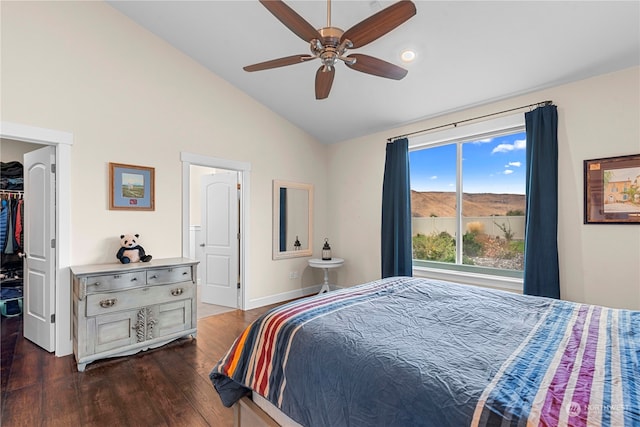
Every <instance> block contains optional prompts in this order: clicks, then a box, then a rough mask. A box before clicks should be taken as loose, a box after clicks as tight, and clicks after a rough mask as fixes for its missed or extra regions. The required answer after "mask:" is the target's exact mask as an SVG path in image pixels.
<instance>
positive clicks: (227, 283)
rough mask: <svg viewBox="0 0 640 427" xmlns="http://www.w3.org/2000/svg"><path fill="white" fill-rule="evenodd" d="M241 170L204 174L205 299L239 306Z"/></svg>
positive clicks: (202, 244) (202, 268) (203, 283)
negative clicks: (239, 195)
mask: <svg viewBox="0 0 640 427" xmlns="http://www.w3.org/2000/svg"><path fill="white" fill-rule="evenodd" d="M238 200H239V199H238V174H237V172H225V173H216V174H214V175H205V176H203V177H202V198H201V200H200V202H201V204H202V219H201V222H202V225H201V238H202V242H200V246H201V249H202V251H201V254H202V262H201V263H200V269H201V271H202V302H205V303H208V304H217V305H224V306H226V307H234V308H235V307H237V306H238V283H239V281H238V274H239V270H238V258H239V253H238V239H239V235H238V233H239V229H240V227H239V223H238V210H239V205H238Z"/></svg>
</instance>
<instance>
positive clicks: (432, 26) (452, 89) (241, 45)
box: [108, 0, 640, 143]
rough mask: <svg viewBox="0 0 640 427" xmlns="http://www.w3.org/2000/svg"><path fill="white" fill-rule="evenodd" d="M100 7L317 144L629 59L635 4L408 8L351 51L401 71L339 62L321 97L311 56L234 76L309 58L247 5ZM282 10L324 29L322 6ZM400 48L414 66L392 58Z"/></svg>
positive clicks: (637, 53)
mask: <svg viewBox="0 0 640 427" xmlns="http://www.w3.org/2000/svg"><path fill="white" fill-rule="evenodd" d="M108 3H109V4H110V5H111V6H113V7H114V8H116V9H118V10H119V11H120V12H122V13H123V14H125V15H127V16H128V17H130V18H131V19H132V20H133V21H135V22H137V23H138V24H140V25H141V26H143V27H145V28H147V29H148V30H149V31H151V32H153V33H155V34H156V35H158V36H159V37H161V38H163V39H164V40H166V41H167V42H168V43H170V44H171V45H173V46H175V47H176V48H177V49H179V50H181V51H183V52H184V53H186V54H187V55H189V56H190V57H192V58H193V59H194V60H196V61H198V62H199V63H201V64H202V65H203V66H205V67H207V68H208V69H210V70H211V71H212V72H214V73H215V74H217V75H219V76H220V77H222V78H223V79H225V80H227V81H228V82H230V83H231V84H233V85H234V86H236V87H237V88H239V89H240V90H242V91H244V92H246V93H247V94H249V95H250V96H251V97H253V98H254V99H256V100H257V101H259V102H260V103H262V104H264V105H265V106H267V107H268V108H270V109H272V110H273V111H275V112H277V113H278V114H280V115H282V116H283V117H285V118H286V119H288V120H289V121H290V122H292V123H294V124H296V125H297V126H299V127H300V128H302V129H304V130H305V131H307V132H308V133H309V134H311V135H313V136H315V137H316V138H317V139H318V140H320V141H321V142H323V143H332V142H338V141H343V140H346V139H350V138H354V137H358V136H362V135H367V134H370V133H373V132H377V131H382V130H385V129H389V128H393V127H397V126H400V125H404V124H407V123H411V122H414V121H417V120H421V119H424V118H429V117H434V116H437V115H440V114H444V113H447V112H451V111H456V110H461V109H464V108H467V107H471V106H476V105H482V104H485V103H489V102H493V101H496V100H500V99H504V98H508V97H511V96H515V95H519V94H524V93H527V92H531V91H536V90H539V89H543V88H547V87H552V86H555V85H559V84H563V83H567V82H570V81H575V80H580V79H583V78H587V77H591V76H595V75H598V74H603V73H607V72H612V71H617V70H620V69H624V68H627V67H631V66H637V65H639V64H640V2H638V1H415V4H416V9H417V14H416V16H414V17H412V18H411V19H409V20H408V21H407V22H405V23H404V24H402V25H400V26H399V27H398V28H396V29H394V30H392V31H391V32H389V33H388V34H386V35H385V36H383V37H381V38H380V39H378V40H376V41H374V42H372V43H370V44H368V45H366V46H364V47H362V48H360V49H354V50H353V52H354V53H356V52H357V53H363V54H367V55H371V56H375V57H377V58H380V59H383V60H385V61H388V62H391V63H393V64H396V65H399V66H402V67H404V68H406V69H407V70H408V71H409V73H408V75H407V76H406V77H405V78H404V79H402V80H391V79H384V78H380V77H376V76H372V75H369V74H365V73H361V72H358V71H354V70H351V69H349V68H348V67H347V66H346V65H345V64H343V63H338V64H337V66H336V71H335V80H334V83H333V88H332V90H331V93H330V95H329V97H328V98H327V99H324V100H316V99H315V95H314V80H315V74H316V70H317V69H318V67H319V66H320V63H319V61H318V60H313V61H308V62H305V63H301V64H295V65H290V66H286V67H282V68H275V69H271V70H266V71H258V72H253V73H248V72H245V71H243V69H242V67H243V66H246V65H250V64H254V63H258V62H262V61H266V60H270V59H275V58H280V57H285V56H289V55H294V54H309V44H308V43H306V42H305V41H303V40H302V39H300V38H299V37H297V36H296V35H295V34H294V33H292V32H291V31H290V30H289V29H288V28H287V27H285V26H284V25H283V24H282V23H281V22H280V21H278V20H277V19H276V18H275V17H274V16H273V15H272V14H271V13H270V12H269V11H268V10H267V9H266V8H265V7H263V6H262V5H261V4H260V3H259V2H258V1H257V0H256V1H248V0H245V1H153V0H151V1H109V2H108ZM393 3H394V2H393V1H365V0H362V1H340V0H336V1H333V2H331V11H332V14H331V24H332V26H335V27H340V28H342V29H343V30H347V29H348V28H350V27H352V26H353V25H355V24H356V23H358V22H360V21H362V20H363V19H365V18H367V17H368V16H370V15H372V14H374V13H376V12H378V11H379V10H381V9H383V8H385V7H387V6H389V5H391V4H393ZM286 4H287V5H289V6H290V7H291V8H292V9H293V10H295V11H296V12H297V13H298V14H299V15H300V16H302V17H303V18H304V19H306V20H307V21H308V22H309V23H310V24H311V25H312V26H314V27H315V28H321V27H324V26H326V24H327V3H326V2H325V1H287V2H286ZM404 49H412V50H414V51H415V52H416V55H417V57H416V59H415V61H414V62H412V63H408V64H405V63H403V62H402V61H401V59H400V53H401V51H402V50H404ZM390 136H391V135H390Z"/></svg>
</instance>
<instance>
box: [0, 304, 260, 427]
mask: <svg viewBox="0 0 640 427" xmlns="http://www.w3.org/2000/svg"><path fill="white" fill-rule="evenodd" d="M269 308H271V306H270V307H262V308H258V309H255V310H250V311H246V312H243V311H241V310H235V311H232V312H228V313H223V314H218V315H215V316H211V317H207V318H204V319H201V320H199V321H198V334H197V338H196V339H195V340H193V339H191V338H187V339H182V340H179V341H176V342H174V343H170V344H168V345H166V346H164V347H162V348H159V349H155V350H151V351H147V352H143V353H138V354H136V355H133V356H128V357H122V358H113V359H105V360H102V361H98V362H94V363H90V364H89V365H87V369H86V371H85V372H78V371H77V369H76V364H75V359H74V357H73V355H71V356H65V357H55V356H54V355H53V354H51V353H47V352H46V351H44V350H42V349H41V348H40V347H38V346H36V345H35V344H33V343H32V342H30V341H29V340H26V339H24V338H23V336H22V316H20V317H14V318H5V317H3V318H2V321H1V326H2V331H1V332H2V337H1V345H2V348H1V353H2V359H1V361H0V363H1V365H0V367H1V371H2V374H1V383H0V389H1V395H0V398H1V401H0V404H1V405H2V417H1V419H0V425H2V426H3V427H11V426H30V427H31V426H65V427H67V426H136V427H140V426H216V427H217V426H232V425H233V412H232V410H231V409H229V408H225V407H224V406H222V403H221V402H220V399H219V398H218V394H217V393H216V391H215V390H214V388H213V385H212V384H211V381H210V380H209V372H210V371H211V369H212V368H213V366H214V365H215V363H216V362H217V361H218V360H219V359H220V357H222V355H223V354H224V352H225V351H226V350H227V349H228V348H229V347H230V346H231V344H232V343H233V340H234V339H235V338H236V337H237V336H238V335H239V334H240V333H241V332H242V330H244V328H245V327H246V325H248V324H249V323H250V322H251V321H253V320H254V319H255V318H257V317H258V316H259V315H260V314H262V313H263V312H265V311H266V310H267V309H269Z"/></svg>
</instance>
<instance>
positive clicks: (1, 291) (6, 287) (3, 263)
mask: <svg viewBox="0 0 640 427" xmlns="http://www.w3.org/2000/svg"><path fill="white" fill-rule="evenodd" d="M23 191H24V172H23V166H22V163H21V162H19V161H9V162H6V163H5V162H0V314H1V315H2V316H5V317H15V316H19V315H21V314H22V295H23V289H24V287H23V277H24V276H23V275H24V272H23V262H22V257H23V247H24V234H23V219H24V199H23V195H24V194H23Z"/></svg>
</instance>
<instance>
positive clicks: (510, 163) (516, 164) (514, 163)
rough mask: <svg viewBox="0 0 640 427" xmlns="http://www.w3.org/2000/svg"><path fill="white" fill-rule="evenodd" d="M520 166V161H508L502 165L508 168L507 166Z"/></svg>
mask: <svg viewBox="0 0 640 427" xmlns="http://www.w3.org/2000/svg"><path fill="white" fill-rule="evenodd" d="M520 166H522V163H520V162H509V163H508V164H506V165H504V167H505V168H508V167H514V168H519V167H520Z"/></svg>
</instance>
